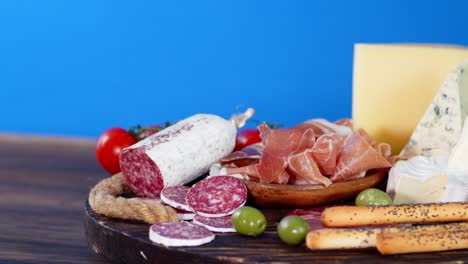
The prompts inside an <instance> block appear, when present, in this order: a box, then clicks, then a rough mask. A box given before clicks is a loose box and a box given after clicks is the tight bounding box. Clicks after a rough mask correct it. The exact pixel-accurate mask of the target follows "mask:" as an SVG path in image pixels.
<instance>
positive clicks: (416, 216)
mask: <svg viewBox="0 0 468 264" xmlns="http://www.w3.org/2000/svg"><path fill="white" fill-rule="evenodd" d="M460 221H468V203H439V204H413V205H393V206H336V207H330V208H327V209H325V211H323V213H322V224H323V225H324V226H327V227H350V226H368V225H394V224H424V223H437V222H460Z"/></svg>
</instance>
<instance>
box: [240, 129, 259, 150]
mask: <svg viewBox="0 0 468 264" xmlns="http://www.w3.org/2000/svg"><path fill="white" fill-rule="evenodd" d="M260 141H262V139H261V138H260V132H259V131H258V130H257V129H244V130H242V131H241V132H239V133H238V134H237V137H236V147H235V148H234V150H241V149H243V148H245V147H247V146H248V145H252V144H254V143H258V142H260Z"/></svg>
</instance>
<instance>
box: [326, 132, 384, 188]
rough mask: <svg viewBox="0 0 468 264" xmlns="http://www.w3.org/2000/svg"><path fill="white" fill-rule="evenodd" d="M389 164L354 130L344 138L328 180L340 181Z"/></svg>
mask: <svg viewBox="0 0 468 264" xmlns="http://www.w3.org/2000/svg"><path fill="white" fill-rule="evenodd" d="M391 166H392V164H391V163H390V162H388V160H387V159H386V158H385V157H383V156H382V155H380V153H379V152H378V151H377V150H376V149H375V148H373V147H372V146H371V145H370V144H369V142H367V140H366V139H365V138H363V137H362V136H361V134H360V133H359V132H356V133H354V134H352V135H351V136H349V137H348V138H347V139H346V141H345V143H344V146H343V150H342V151H341V156H340V159H339V161H338V164H337V166H336V170H335V174H333V176H332V177H331V178H330V180H332V181H333V182H341V181H345V180H347V179H348V178H350V177H352V176H355V175H356V174H359V173H362V172H363V171H368V170H370V169H379V168H389V167H391Z"/></svg>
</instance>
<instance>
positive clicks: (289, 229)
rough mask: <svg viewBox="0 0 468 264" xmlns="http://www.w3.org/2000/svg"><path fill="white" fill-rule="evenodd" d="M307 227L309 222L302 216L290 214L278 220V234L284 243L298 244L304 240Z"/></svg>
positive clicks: (307, 230)
mask: <svg viewBox="0 0 468 264" xmlns="http://www.w3.org/2000/svg"><path fill="white" fill-rule="evenodd" d="M309 229H310V227H309V224H308V223H307V222H306V221H305V220H304V218H302V217H300V216H297V215H290V216H287V217H285V218H283V219H282V220H281V222H279V224H278V235H279V237H280V238H281V240H283V242H285V243H286V244H289V245H298V244H300V243H302V241H304V239H305V237H306V235H307V233H308V232H309Z"/></svg>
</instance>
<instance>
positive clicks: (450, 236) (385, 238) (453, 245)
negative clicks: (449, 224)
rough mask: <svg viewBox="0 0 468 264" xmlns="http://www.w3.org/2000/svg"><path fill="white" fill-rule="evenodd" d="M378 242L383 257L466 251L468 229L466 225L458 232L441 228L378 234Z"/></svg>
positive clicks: (378, 248) (457, 230) (467, 246)
mask: <svg viewBox="0 0 468 264" xmlns="http://www.w3.org/2000/svg"><path fill="white" fill-rule="evenodd" d="M439 226H444V225H439ZM376 241H377V250H378V251H379V252H380V254H382V255H393V254H404V253H417V252H436V251H446V250H454V249H466V248H468V228H467V227H466V225H465V226H464V227H460V228H458V229H456V230H453V229H444V228H443V227H441V229H440V230H439V231H437V230H432V231H424V230H413V231H402V232H387V233H385V232H384V233H380V234H377V238H376Z"/></svg>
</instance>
